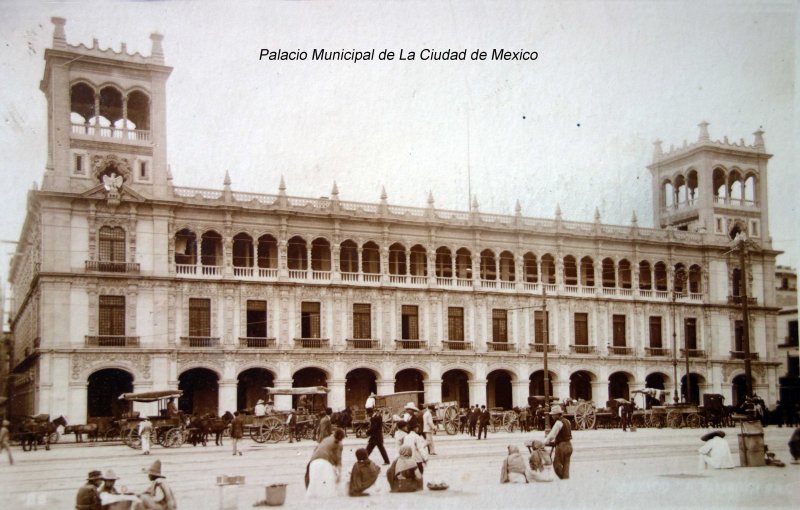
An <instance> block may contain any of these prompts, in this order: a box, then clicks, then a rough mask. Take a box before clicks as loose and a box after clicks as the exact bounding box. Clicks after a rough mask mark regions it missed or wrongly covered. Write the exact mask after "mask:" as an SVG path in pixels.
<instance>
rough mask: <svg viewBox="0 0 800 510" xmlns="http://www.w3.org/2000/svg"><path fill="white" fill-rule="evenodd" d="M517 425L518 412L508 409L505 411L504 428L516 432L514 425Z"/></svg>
mask: <svg viewBox="0 0 800 510" xmlns="http://www.w3.org/2000/svg"><path fill="white" fill-rule="evenodd" d="M516 425H517V413H515V412H514V411H506V412H504V413H503V428H504V429H506V432H514V427H515V426H516Z"/></svg>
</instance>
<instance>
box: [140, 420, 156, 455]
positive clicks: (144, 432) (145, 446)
mask: <svg viewBox="0 0 800 510" xmlns="http://www.w3.org/2000/svg"><path fill="white" fill-rule="evenodd" d="M151 432H153V422H151V421H150V418H148V417H147V416H145V417H144V420H142V421H140V422H139V440H140V441H141V442H142V455H150V433H151Z"/></svg>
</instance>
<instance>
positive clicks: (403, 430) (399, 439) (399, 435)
mask: <svg viewBox="0 0 800 510" xmlns="http://www.w3.org/2000/svg"><path fill="white" fill-rule="evenodd" d="M407 435H408V423H406V422H405V421H403V420H400V421H398V422H397V430H395V431H394V442H395V445H396V446H397V450H398V451H400V448H401V447H402V446H403V440H404V439H405V438H406V436H407Z"/></svg>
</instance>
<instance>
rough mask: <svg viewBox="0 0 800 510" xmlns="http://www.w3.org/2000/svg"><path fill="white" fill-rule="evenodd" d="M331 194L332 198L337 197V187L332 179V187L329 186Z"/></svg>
mask: <svg viewBox="0 0 800 510" xmlns="http://www.w3.org/2000/svg"><path fill="white" fill-rule="evenodd" d="M331 196H332V197H333V199H334V200H336V199H338V198H339V187H338V186H337V185H336V181H333V188H331Z"/></svg>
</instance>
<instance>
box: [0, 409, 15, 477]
mask: <svg viewBox="0 0 800 510" xmlns="http://www.w3.org/2000/svg"><path fill="white" fill-rule="evenodd" d="M10 425H11V422H9V421H8V420H3V427H2V428H0V452H2V451H3V450H5V451H6V453H7V454H8V464H9V465H11V466H13V465H14V457H12V456H11V432H9V431H8V427H9V426H10Z"/></svg>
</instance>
